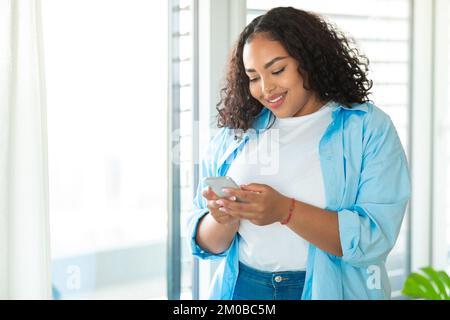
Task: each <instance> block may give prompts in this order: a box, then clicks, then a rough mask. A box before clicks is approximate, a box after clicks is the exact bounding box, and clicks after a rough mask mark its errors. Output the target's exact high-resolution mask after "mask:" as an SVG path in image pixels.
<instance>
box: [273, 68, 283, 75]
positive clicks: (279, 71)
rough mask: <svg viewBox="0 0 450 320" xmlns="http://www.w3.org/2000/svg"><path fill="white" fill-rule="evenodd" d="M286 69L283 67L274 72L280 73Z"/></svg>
mask: <svg viewBox="0 0 450 320" xmlns="http://www.w3.org/2000/svg"><path fill="white" fill-rule="evenodd" d="M284 69H285V68H282V69H280V70H278V71H275V72H272V74H280V73H282V72H283V71H284Z"/></svg>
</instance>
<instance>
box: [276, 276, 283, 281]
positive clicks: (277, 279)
mask: <svg viewBox="0 0 450 320" xmlns="http://www.w3.org/2000/svg"><path fill="white" fill-rule="evenodd" d="M282 280H283V279H282V278H281V276H276V277H275V281H276V282H281V281H282Z"/></svg>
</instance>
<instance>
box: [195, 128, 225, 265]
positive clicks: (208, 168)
mask: <svg viewBox="0 0 450 320" xmlns="http://www.w3.org/2000/svg"><path fill="white" fill-rule="evenodd" d="M225 134H226V132H225V129H222V130H220V131H219V132H218V133H217V134H216V136H215V137H214V138H213V139H212V140H211V142H210V143H209V145H208V148H207V150H206V151H205V152H204V154H203V155H202V157H201V163H200V168H199V173H200V174H199V183H198V186H197V190H196V193H195V197H194V200H193V212H192V214H191V215H190V216H189V218H188V221H187V225H188V235H189V236H188V241H189V247H190V249H191V252H192V254H193V255H194V256H196V257H199V258H201V259H219V258H223V257H225V256H226V255H227V253H228V250H229V249H228V250H226V251H225V252H222V253H220V254H214V253H211V252H209V251H207V250H205V249H203V248H202V247H200V246H199V245H198V243H197V241H196V239H195V238H196V236H197V229H198V225H199V222H200V220H201V219H202V218H203V217H204V216H205V215H206V214H208V212H209V211H208V208H207V207H206V201H205V199H204V198H203V196H202V190H203V189H204V188H205V187H206V185H205V184H204V183H203V178H204V177H208V176H216V175H217V158H218V153H220V149H221V145H223V140H224V136H225Z"/></svg>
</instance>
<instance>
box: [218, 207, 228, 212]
mask: <svg viewBox="0 0 450 320" xmlns="http://www.w3.org/2000/svg"><path fill="white" fill-rule="evenodd" d="M219 210H220V211H222V212H227V209H225V208H224V207H220V208H219Z"/></svg>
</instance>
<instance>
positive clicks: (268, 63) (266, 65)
mask: <svg viewBox="0 0 450 320" xmlns="http://www.w3.org/2000/svg"><path fill="white" fill-rule="evenodd" d="M286 58H287V57H276V58H273V59H272V60H270V61H269V62H267V63H266V64H265V65H264V69H267V68H269V67H270V66H271V65H273V64H274V63H275V62H277V61H279V60H283V59H286ZM245 71H247V72H256V70H255V69H245Z"/></svg>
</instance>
